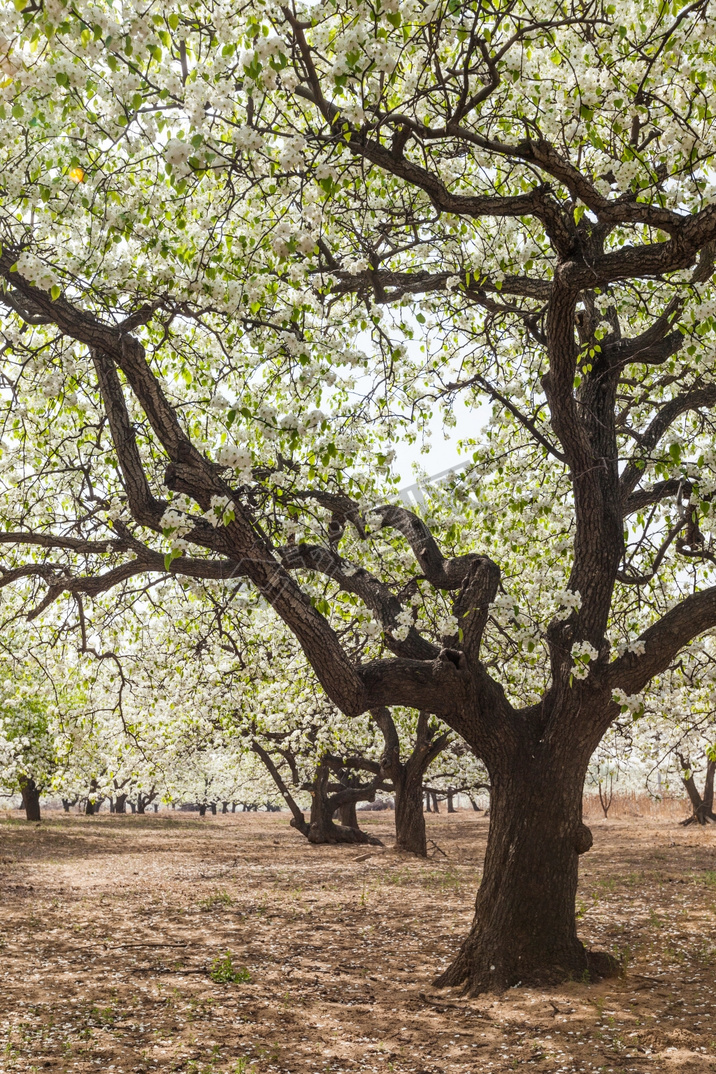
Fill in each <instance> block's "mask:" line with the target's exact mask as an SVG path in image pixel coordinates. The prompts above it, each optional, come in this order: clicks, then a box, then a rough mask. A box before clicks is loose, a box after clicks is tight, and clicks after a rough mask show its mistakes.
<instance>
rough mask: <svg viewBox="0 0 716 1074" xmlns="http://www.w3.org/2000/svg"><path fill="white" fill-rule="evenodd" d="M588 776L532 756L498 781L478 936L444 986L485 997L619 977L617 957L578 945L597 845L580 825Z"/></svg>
mask: <svg viewBox="0 0 716 1074" xmlns="http://www.w3.org/2000/svg"><path fill="white" fill-rule="evenodd" d="M530 761H531V764H530ZM528 765H529V770H528V772H527V776H526V777H525V769H526V768H527V766H528ZM584 768H585V771H582V770H581V766H580V765H574V764H569V765H568V764H561V765H555V766H554V768H553V769H552V770H551V771H550V768H549V766H548V765H546V764H540V763H535V760H534V759H532V758H530V760H529V761H523V763H522V764H518V765H514V767H513V768H512V769H511V768H510V766H506V768H505V771H504V772H503V773H501V774H500V775H496V776H495V778H494V783H493V788H492V802H491V812H490V831H489V836H488V842H487V851H486V855H485V865H484V871H483V877H482V883H481V884H480V889H479V891H478V894H477V900H476V904H475V917H474V921H473V925H472V929H471V931H470V933H469V935H468V937H467V939H466V940H465V942H464V943H463V945H462V947H461V949H460V952H459V954H458V956H457V958H456V959H455V961H454V962H453V964H452V965H451V966H450V967H449V968H448V969H447V970H446V971H445V973H443V974H442V976H441V977H440V978H439V979H438V980H437V981H436V984H437V985H438V986H445V985H462V986H464V987H465V988H466V990H468V991H470V992H472V993H478V992H483V991H501V990H503V989H505V988H509V987H511V986H512V985H516V984H517V983H518V982H522V983H523V984H525V985H527V984H531V985H534V984H536V985H543V984H550V983H556V982H559V981H563V980H565V979H568V978H571V979H573V980H585V979H587V978H588V977H589V976H590V975H591V976H600V975H605V974H607V973H610V972H611V973H613V972H614V971H615V969H616V963H615V962H614V960H613V959H610V957H609V956H608V955H606V954H600V953H595V954H592V953H589V952H587V950H586V949H585V948H584V946H583V945H582V943H581V942H580V940H579V939H578V937H577V927H576V918H575V897H576V892H577V872H578V861H579V855H580V854H583V853H584V852H585V851H587V850H588V849H589V848H590V846H591V845H592V835H591V832H590V831H589V829H588V828H587V827H586V826H585V825H584V824H583V823H582V789H583V784H584V775H585V772H586V764H585V766H584ZM520 777H521V778H520Z"/></svg>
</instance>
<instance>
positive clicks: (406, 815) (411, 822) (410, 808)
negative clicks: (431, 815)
mask: <svg viewBox="0 0 716 1074" xmlns="http://www.w3.org/2000/svg"><path fill="white" fill-rule="evenodd" d="M393 793H394V796H395V846H396V849H397V850H404V851H407V852H408V853H409V854H417V855H418V856H419V857H421V858H426V857H427V855H428V843H427V837H426V835H425V814H424V813H423V774H422V771H418V772H414V773H412V774H411V773H410V772H409V771H408V770H407V767H406V766H402V769H401V770H400V771H396V773H395V774H394V775H393ZM428 803H429V800H428Z"/></svg>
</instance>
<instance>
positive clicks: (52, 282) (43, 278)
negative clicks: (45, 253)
mask: <svg viewBox="0 0 716 1074" xmlns="http://www.w3.org/2000/svg"><path fill="white" fill-rule="evenodd" d="M16 265H17V271H18V272H19V273H20V275H21V276H22V277H24V279H26V280H28V282H29V283H32V284H34V285H35V287H39V288H40V290H41V291H50V290H52V288H53V287H55V286H56V284H57V275H56V273H55V272H53V270H52V269H51V268H49V267H48V266H47V265H46V264H45V263H44V262H43V261H41V260H40V258H39V257H37V256H36V255H35V254H33V253H31V252H30V251H28V250H23V252H22V253H21V254H20V255H19V257H18V259H17V261H16Z"/></svg>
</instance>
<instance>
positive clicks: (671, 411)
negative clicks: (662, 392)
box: [620, 384, 716, 508]
mask: <svg viewBox="0 0 716 1074" xmlns="http://www.w3.org/2000/svg"><path fill="white" fill-rule="evenodd" d="M712 406H716V385H713V384H711V385H708V386H707V387H704V388H694V389H693V390H692V391H689V392H683V393H682V394H681V395H677V396H676V397H675V398H674V399H671V400H670V401H669V402H668V403H665V404H664V406H663V407H662V408H661V410H660V411H659V412H658V414H657V415H656V416H655V417H654V418H652V420H651V422H650V423H649V425H648V427H647V429H646V430H645V431H644V433H643V434H642V436H641V438H640V443H639V451H638V455H637V458H636V459H634V460H632V461H631V462H629V463H628V464H627V465H626V466H625V467H624V471H623V473H622V476H621V481H620V487H621V499H622V505H623V508H626V505H627V503H628V502H629V500H630V498H631V494H632V493H633V492H634V489H635V488H636V486H637V485H638V484H639V479H640V477H641V475H642V474H643V472H644V469H643V466H639V465H637V464H638V463H639V462H642V461H643V460H646V459H648V457H649V455H650V454H651V452H652V451H653V450H654V449H655V447H656V446H657V444H658V443H659V441H660V440H661V438H662V436H663V435H664V433H666V432H667V431H668V429H669V428H670V426H671V425H673V423H674V422H675V421H676V419H677V418H679V417H680V416H681V415H682V414H685V413H686V412H687V411H689V410H699V409H700V408H701V407H712Z"/></svg>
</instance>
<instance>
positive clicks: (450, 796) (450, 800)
mask: <svg viewBox="0 0 716 1074" xmlns="http://www.w3.org/2000/svg"><path fill="white" fill-rule="evenodd" d="M447 811H448V813H457V809H456V808H455V792H454V791H448V792H447Z"/></svg>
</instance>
